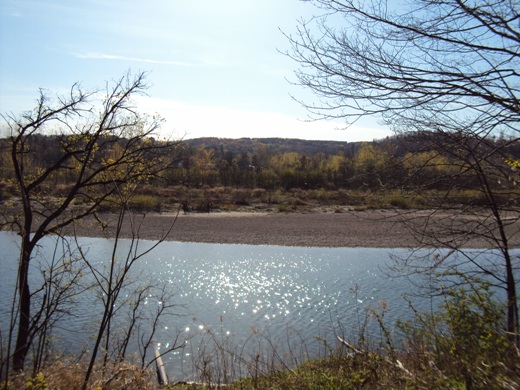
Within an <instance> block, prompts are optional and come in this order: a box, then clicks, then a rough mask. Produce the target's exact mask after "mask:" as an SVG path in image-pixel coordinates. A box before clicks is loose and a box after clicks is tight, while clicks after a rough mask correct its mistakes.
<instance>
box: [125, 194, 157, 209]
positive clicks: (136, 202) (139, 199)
mask: <svg viewBox="0 0 520 390" xmlns="http://www.w3.org/2000/svg"><path fill="white" fill-rule="evenodd" d="M128 207H129V208H130V209H131V210H135V211H161V203H160V202H159V198H157V197H155V196H152V195H134V196H132V197H131V198H130V200H129V201H128Z"/></svg>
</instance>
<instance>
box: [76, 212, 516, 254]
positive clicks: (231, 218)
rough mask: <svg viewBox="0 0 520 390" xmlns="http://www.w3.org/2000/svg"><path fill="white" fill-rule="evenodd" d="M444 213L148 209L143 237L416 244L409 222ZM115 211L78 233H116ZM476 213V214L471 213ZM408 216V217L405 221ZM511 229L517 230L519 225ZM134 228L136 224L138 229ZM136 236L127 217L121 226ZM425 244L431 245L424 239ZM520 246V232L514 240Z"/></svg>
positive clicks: (435, 220)
mask: <svg viewBox="0 0 520 390" xmlns="http://www.w3.org/2000/svg"><path fill="white" fill-rule="evenodd" d="M445 217H446V214H445V215H444V216H443V215H436V216H432V215H430V213H429V212H428V211H397V210H364V211H343V212H337V210H336V212H334V211H328V210H318V211H313V212H307V213H298V212H295V213H274V212H273V213H272V212H265V211H262V212H254V211H233V212H214V213H188V214H184V213H182V212H180V213H148V214H147V215H146V217H145V218H144V219H142V217H139V218H137V220H136V222H139V223H140V224H141V226H140V228H139V234H138V235H139V238H141V239H149V240H157V239H160V238H161V237H162V236H164V235H165V234H166V232H167V231H168V229H169V228H170V226H172V224H173V227H172V228H171V231H170V233H169V234H168V235H167V237H166V240H167V241H181V242H206V243H222V244H250V245H281V246H302V247H370V248H407V247H418V246H419V244H420V242H419V236H416V235H414V234H412V233H411V231H410V229H409V223H410V222H411V221H413V223H414V226H421V225H422V224H424V222H425V221H426V220H427V219H428V220H429V222H430V223H431V224H432V226H441V225H442V224H443V223H444V222H445V220H444V218H445ZM116 218H117V215H115V214H101V219H102V220H103V221H106V222H107V223H108V226H107V228H106V229H105V231H102V230H101V229H100V227H99V224H97V223H95V222H93V221H90V222H88V223H86V222H85V221H83V222H82V224H81V226H79V227H77V229H76V234H77V235H79V236H87V237H98V236H107V237H113V236H114V235H115V231H114V229H113V227H114V223H115V221H116V220H117V219H116ZM468 218H472V217H468ZM406 221H407V222H406ZM516 225H517V224H515V226H513V227H512V228H515V229H518V226H516ZM134 230H135V229H134ZM121 234H122V236H123V237H125V238H131V237H132V224H131V223H130V221H129V220H128V221H127V222H126V223H125V225H124V227H123V231H122V233H121ZM423 244H426V245H427V244H428V243H427V242H424V237H423ZM511 245H512V246H516V247H520V237H518V238H516V239H515V241H514V242H512V243H511ZM464 246H465V247H473V248H479V247H489V246H490V245H489V244H488V243H486V242H484V241H482V240H472V241H470V242H467V243H466V244H465V245H464Z"/></svg>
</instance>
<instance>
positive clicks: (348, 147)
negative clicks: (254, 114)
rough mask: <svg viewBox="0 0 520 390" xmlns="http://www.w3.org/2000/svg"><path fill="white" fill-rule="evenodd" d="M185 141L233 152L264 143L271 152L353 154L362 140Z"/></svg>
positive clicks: (239, 139) (244, 139) (240, 139)
mask: <svg viewBox="0 0 520 390" xmlns="http://www.w3.org/2000/svg"><path fill="white" fill-rule="evenodd" d="M184 143H185V144H187V145H189V146H191V147H193V148H199V147H204V148H205V149H214V150H226V151H227V152H231V153H233V154H239V153H242V152H248V153H252V152H254V150H255V149H256V148H257V147H258V146H259V145H263V146H264V147H267V148H268V150H269V152H270V153H276V152H280V153H285V152H297V153H300V154H307V155H314V154H316V153H320V152H321V153H325V154H328V155H337V154H345V155H351V154H352V153H354V152H355V151H356V150H357V149H358V148H359V145H360V144H361V143H360V142H344V141H308V140H302V139H288V138H238V139H230V138H217V137H205V138H194V139H188V140H186V141H184Z"/></svg>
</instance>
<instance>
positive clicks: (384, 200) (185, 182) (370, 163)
mask: <svg viewBox="0 0 520 390" xmlns="http://www.w3.org/2000/svg"><path fill="white" fill-rule="evenodd" d="M450 137H451V139H450V140H449V142H448V143H447V142H446V140H445V139H442V135H439V134H429V133H422V134H421V133H413V134H411V133H407V134H404V135H395V136H393V137H388V138H386V139H382V140H375V141H373V142H355V143H347V142H339V141H306V140H297V139H281V138H262V139H251V138H241V139H223V138H222V139H221V138H197V139H190V140H185V141H179V142H177V143H175V145H174V146H169V147H167V148H159V150H160V152H159V153H160V154H161V158H163V159H166V160H168V168H167V169H164V170H163V171H162V172H161V173H160V175H158V176H154V177H153V178H152V177H150V178H149V179H148V180H147V183H146V184H145V185H141V186H139V187H138V188H137V189H136V191H135V194H134V195H133V196H132V198H131V203H130V204H131V205H133V206H134V208H136V209H139V210H143V211H161V210H168V209H172V208H175V207H179V206H182V207H183V208H184V211H210V210H216V209H221V210H233V209H234V208H236V207H238V206H247V205H250V204H254V203H264V204H268V205H273V204H274V205H277V206H278V210H280V211H291V210H296V209H298V208H304V207H305V206H306V205H308V204H329V205H344V206H345V205H346V206H349V205H351V206H360V207H370V208H388V207H397V208H424V207H426V206H429V207H432V206H433V205H436V204H437V203H436V201H438V202H442V207H452V206H457V205H466V206H467V205H470V206H471V205H474V206H479V205H481V204H482V203H483V202H484V203H485V202H486V200H485V194H484V193H483V192H482V191H481V183H480V182H479V177H478V175H475V172H474V170H473V168H471V159H472V158H474V155H475V153H479V154H486V153H490V152H491V151H492V158H491V159H487V160H486V164H487V165H488V167H487V168H486V170H487V171H488V174H489V175H490V180H491V182H492V186H493V188H494V190H496V196H497V198H499V199H500V198H503V201H504V202H511V201H513V200H515V199H516V198H517V197H518V191H517V189H516V188H515V183H516V178H515V177H516V176H515V170H516V168H515V164H514V162H515V161H517V160H518V159H520V144H518V142H513V141H511V140H508V139H507V138H504V137H499V138H482V139H478V138H476V137H475V138H474V139H473V140H468V139H467V138H465V139H463V140H462V139H461V141H460V143H461V144H464V147H465V148H468V147H469V150H468V151H467V152H466V151H464V150H463V149H462V146H461V147H460V148H458V149H457V148H456V147H455V145H456V143H455V142H456V140H454V139H453V137H454V135H451V136H450ZM123 141H124V140H123V139H120V140H118V139H114V140H112V145H111V147H109V148H104V149H103V150H104V151H103V153H105V155H104V156H102V159H104V160H106V161H108V160H109V159H117V157H118V154H120V153H121V147H120V146H119V144H120V143H122V142H123ZM60 142H64V140H63V138H62V137H58V136H52V135H34V136H33V137H31V140H30V144H29V145H27V150H26V154H27V155H30V157H31V158H30V160H29V161H30V162H31V164H32V165H33V168H34V169H36V170H37V169H44V168H46V167H49V166H51V165H52V164H54V163H55V162H56V161H57V160H58V159H59V158H60V153H59V150H60V148H59V145H58V143H60ZM148 142H151V143H153V144H156V145H160V144H161V141H157V140H155V139H153V138H152V139H149V140H148ZM8 143H9V141H8V140H7V139H0V153H1V154H0V161H1V164H0V183H1V186H0V199H1V200H8V199H10V197H11V196H12V195H15V194H16V188H15V187H14V186H13V183H15V181H14V180H13V178H14V171H13V168H12V166H11V165H10V164H9V159H10V155H9V154H8V150H9V148H8ZM447 145H448V146H447ZM73 177H74V172H73V170H70V176H68V175H67V173H66V171H65V173H63V172H62V173H60V175H58V176H54V177H53V178H52V180H49V181H48V183H47V187H46V189H44V191H48V193H47V194H46V195H48V196H57V197H59V196H63V195H64V194H66V193H67V191H68V190H69V189H70V186H71V185H73V181H72V180H73ZM109 200H110V199H107V202H105V204H104V207H105V209H106V210H110V204H109V203H110V202H109ZM88 201H89V200H88V195H86V194H84V197H83V199H81V198H79V199H77V200H76V204H81V203H82V202H85V203H88Z"/></svg>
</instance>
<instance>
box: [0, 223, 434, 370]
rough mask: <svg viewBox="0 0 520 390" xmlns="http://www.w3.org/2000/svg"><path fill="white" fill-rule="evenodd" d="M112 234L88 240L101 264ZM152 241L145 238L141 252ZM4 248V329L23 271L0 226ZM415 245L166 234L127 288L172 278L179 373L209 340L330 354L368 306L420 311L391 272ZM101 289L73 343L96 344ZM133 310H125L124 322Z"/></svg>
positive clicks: (68, 326) (165, 335) (402, 313)
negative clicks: (329, 244) (262, 242)
mask: <svg viewBox="0 0 520 390" xmlns="http://www.w3.org/2000/svg"><path fill="white" fill-rule="evenodd" d="M55 243H56V240H55V239H54V238H47V239H45V240H44V241H43V243H42V246H41V247H40V250H39V252H40V254H41V255H42V259H43V258H48V257H50V255H51V254H52V253H53V252H54V251H55ZM113 243H114V241H113V240H107V239H102V238H80V239H79V245H80V246H81V247H82V250H83V252H84V253H86V256H87V257H88V258H89V259H90V260H91V261H92V262H94V263H95V264H98V266H99V267H101V268H102V267H103V265H104V266H106V265H107V264H109V259H110V254H111V252H112V248H113ZM122 244H123V245H122V247H121V248H120V252H119V253H118V255H117V259H118V260H119V261H120V260H121V259H124V258H125V256H126V254H127V248H128V247H129V245H130V241H129V240H123V242H122ZM152 245H153V243H152V242H150V241H141V242H140V243H139V247H138V252H140V251H143V250H146V249H147V248H149V247H151V246H152ZM0 248H2V253H1V262H0V297H1V300H0V314H1V320H0V325H1V326H2V329H5V327H6V324H7V322H6V320H7V318H8V313H9V307H10V303H11V299H12V298H11V297H12V291H13V288H14V281H15V278H14V276H15V275H16V260H17V258H18V239H17V237H16V236H15V235H13V234H10V233H6V232H1V233H0ZM60 248H61V247H60ZM406 254H407V252H406V250H405V249H380V248H378V249H374V248H302V247H279V246H251V245H223V244H201V243H180V242H164V243H162V244H161V245H159V246H158V247H157V248H156V249H154V250H153V251H152V252H151V253H149V254H147V255H146V256H144V257H143V258H142V259H140V260H139V262H138V263H136V265H135V267H134V269H133V271H134V272H133V273H132V274H131V275H130V276H131V278H132V279H133V280H134V281H135V282H136V283H135V284H134V285H132V286H130V287H129V288H128V289H127V291H126V294H127V295H129V296H131V295H132V294H133V293H134V292H135V289H137V287H136V286H137V285H138V284H139V283H140V282H143V283H146V282H147V281H149V280H151V281H153V283H156V284H161V285H162V284H164V285H165V286H167V287H166V291H167V292H168V293H172V294H174V297H173V301H172V302H173V303H175V304H177V305H179V306H177V307H176V308H174V309H173V310H174V312H175V314H178V315H176V316H167V317H166V318H164V319H163V321H161V322H160V323H159V331H158V334H157V336H156V338H157V341H158V342H159V345H160V348H161V349H162V350H163V351H164V350H166V349H168V348H170V347H171V346H172V345H173V344H174V340H175V339H176V337H178V340H187V344H186V347H185V348H183V349H179V350H176V351H173V352H171V353H168V354H167V355H166V356H165V361H166V365H167V368H168V370H169V372H170V374H171V375H172V376H175V377H176V378H180V377H183V378H186V377H190V375H192V372H191V371H190V370H191V367H192V366H193V363H194V361H196V363H197V364H199V366H200V364H203V363H201V361H202V359H201V357H200V356H201V349H206V353H208V352H209V354H210V355H211V354H212V353H215V352H214V351H213V352H212V350H210V348H209V347H208V345H207V343H208V342H209V341H212V342H213V343H215V342H216V343H217V344H219V345H221V346H222V345H224V344H225V345H226V348H231V345H232V348H235V351H240V354H241V356H242V357H246V356H252V355H254V354H256V353H258V349H261V350H264V349H266V348H267V347H266V345H265V343H267V345H268V346H270V347H271V348H272V347H275V348H276V350H277V351H276V352H277V353H278V355H279V356H288V355H290V359H293V360H295V361H296V360H297V359H298V358H299V357H301V358H303V357H305V356H311V357H313V356H317V355H319V354H320V353H323V340H328V342H329V343H331V345H333V343H334V339H335V335H336V334H340V335H341V336H343V337H345V338H350V339H353V340H355V339H356V337H357V336H358V335H359V331H360V328H361V327H362V326H363V323H364V320H365V318H366V316H367V311H366V308H368V307H373V308H375V309H376V310H381V308H382V307H384V308H385V310H386V312H385V320H386V323H387V324H388V327H389V329H390V330H392V329H393V324H394V322H395V320H396V319H403V318H409V317H410V316H411V312H410V310H409V308H408V303H407V301H406V300H405V299H403V296H404V295H408V296H409V295H413V293H415V292H417V291H416V288H415V287H414V286H413V285H412V284H411V283H410V282H409V281H408V280H407V279H404V278H398V279H396V278H390V277H388V275H387V265H388V264H389V261H390V256H391V255H394V256H405V255H406ZM35 271H36V270H35ZM35 273H38V272H35ZM415 282H417V280H416V281H415ZM420 283H422V282H420ZM89 294H90V295H89ZM127 295H125V296H127ZM100 296H101V295H100V294H99V292H98V293H97V294H96V293H87V294H86V295H84V296H83V297H82V298H81V299H80V301H79V303H80V305H79V306H78V307H77V308H76V309H75V311H74V316H73V317H67V323H65V324H62V325H61V326H60V329H61V331H60V332H61V337H62V340H63V342H62V344H61V345H62V346H63V348H64V349H67V348H68V349H71V350H75V349H76V350H77V349H80V348H88V346H89V342H90V338H89V331H90V330H91V329H92V327H93V325H95V323H96V319H97V318H99V317H100V315H101V314H100V313H101V311H100V310H101V306H100V305H99V298H100ZM431 303H432V302H431V301H430V300H428V299H418V298H414V304H415V306H416V307H417V308H418V309H419V310H429V309H430V305H431ZM145 304H146V305H149V307H152V308H157V307H158V306H159V305H161V304H162V305H164V302H159V301H158V300H157V299H156V298H155V297H153V296H150V297H149V299H147V300H146V302H145ZM154 310H155V309H154ZM125 318H127V317H125V315H122V320H121V321H122V323H125V321H127V320H125ZM373 323H374V321H372V325H374V324H373ZM372 325H369V329H368V331H369V332H372V333H373V334H374V335H375V336H376V338H377V335H378V327H377V326H375V327H374V326H372ZM89 329H90V330H89ZM4 332H5V331H4ZM4 334H5V333H4ZM291 340H292V341H291ZM296 346H297V348H298V349H299V350H298V351H296V350H295V348H296ZM134 348H137V347H136V346H135V345H134ZM297 355H298V356H297ZM303 355H305V356H303Z"/></svg>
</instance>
